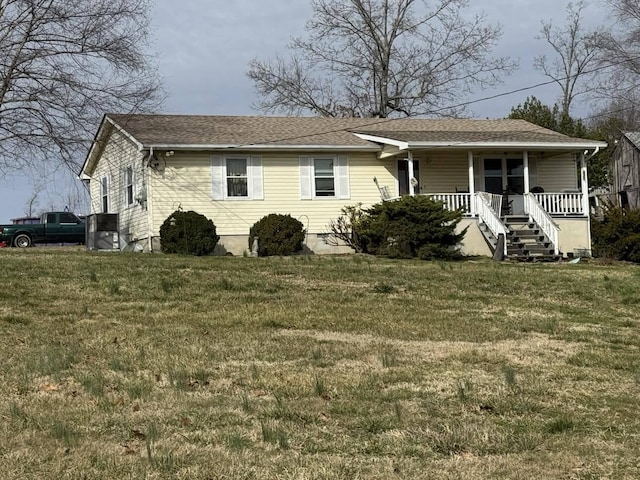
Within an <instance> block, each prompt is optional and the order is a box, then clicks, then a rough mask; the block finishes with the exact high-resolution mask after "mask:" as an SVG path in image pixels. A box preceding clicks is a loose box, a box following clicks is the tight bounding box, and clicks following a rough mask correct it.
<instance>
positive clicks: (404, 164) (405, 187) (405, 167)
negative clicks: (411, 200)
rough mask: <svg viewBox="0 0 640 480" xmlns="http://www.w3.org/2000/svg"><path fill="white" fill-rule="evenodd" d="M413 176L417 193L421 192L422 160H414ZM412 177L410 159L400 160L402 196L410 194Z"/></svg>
mask: <svg viewBox="0 0 640 480" xmlns="http://www.w3.org/2000/svg"><path fill="white" fill-rule="evenodd" d="M413 177H414V178H415V180H414V192H415V193H416V194H418V193H420V161H419V160H414V161H413ZM410 182H411V179H410V178H409V161H408V160H404V159H403V160H398V193H399V194H400V196H402V195H409V183H410Z"/></svg>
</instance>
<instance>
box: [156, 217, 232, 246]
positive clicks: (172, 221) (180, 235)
mask: <svg viewBox="0 0 640 480" xmlns="http://www.w3.org/2000/svg"><path fill="white" fill-rule="evenodd" d="M219 239H220V237H219V236H218V235H216V226H215V225H214V224H213V222H212V221H211V220H210V219H208V218H207V217H205V216H204V215H201V214H199V213H197V212H194V211H192V210H189V211H188V212H183V211H181V210H176V211H175V212H173V213H172V214H171V215H169V217H168V218H167V219H166V220H165V221H164V223H163V224H162V226H161V227H160V243H161V245H162V251H163V252H165V253H179V254H181V255H196V256H200V255H209V254H210V253H213V249H214V248H215V247H216V244H217V243H218V240H219Z"/></svg>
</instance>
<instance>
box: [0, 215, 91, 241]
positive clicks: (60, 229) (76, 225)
mask: <svg viewBox="0 0 640 480" xmlns="http://www.w3.org/2000/svg"><path fill="white" fill-rule="evenodd" d="M84 242H85V224H84V222H83V221H82V220H81V219H79V218H78V217H77V216H76V215H75V214H73V213H71V212H47V213H43V214H42V215H41V216H40V223H33V224H23V225H13V224H12V225H0V244H5V245H10V246H13V247H19V248H26V247H30V246H32V245H34V244H36V243H84Z"/></svg>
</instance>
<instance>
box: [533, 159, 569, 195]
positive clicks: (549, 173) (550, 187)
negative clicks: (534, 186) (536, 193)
mask: <svg viewBox="0 0 640 480" xmlns="http://www.w3.org/2000/svg"><path fill="white" fill-rule="evenodd" d="M537 169H538V185H540V186H541V187H542V188H544V191H545V192H547V193H554V192H562V191H563V190H571V189H574V190H575V189H577V188H578V171H577V167H576V162H575V160H574V157H573V156H572V155H564V156H558V157H551V158H540V159H538V163H537Z"/></svg>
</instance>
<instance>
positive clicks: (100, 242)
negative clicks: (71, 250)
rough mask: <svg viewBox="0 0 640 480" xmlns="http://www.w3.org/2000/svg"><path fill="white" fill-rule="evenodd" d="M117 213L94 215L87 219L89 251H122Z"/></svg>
mask: <svg viewBox="0 0 640 480" xmlns="http://www.w3.org/2000/svg"><path fill="white" fill-rule="evenodd" d="M118 225H119V219H118V214H117V213H94V214H93V215H89V216H88V217H87V223H86V228H87V232H86V233H87V250H120V234H119V231H118Z"/></svg>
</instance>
